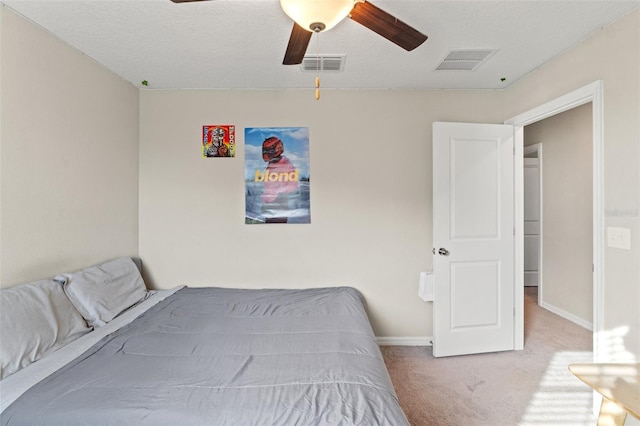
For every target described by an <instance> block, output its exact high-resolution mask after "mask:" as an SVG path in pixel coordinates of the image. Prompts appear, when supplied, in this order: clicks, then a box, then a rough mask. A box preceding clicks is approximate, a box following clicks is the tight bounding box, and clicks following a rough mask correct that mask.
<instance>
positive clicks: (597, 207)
mask: <svg viewBox="0 0 640 426" xmlns="http://www.w3.org/2000/svg"><path fill="white" fill-rule="evenodd" d="M589 102H590V103H591V105H592V129H591V130H592V140H593V145H592V147H593V148H592V155H593V178H592V193H593V199H592V212H593V227H592V228H593V233H592V236H593V240H592V248H593V267H592V271H593V272H592V278H593V279H592V283H593V293H592V294H593V322H592V324H593V358H594V361H595V362H598V360H599V353H600V351H601V350H602V349H603V348H600V345H599V339H598V336H599V335H600V334H601V332H602V325H603V313H604V308H603V293H604V289H603V283H604V268H603V266H604V193H603V188H604V178H603V171H604V163H603V158H604V157H603V151H604V148H603V102H602V81H600V80H599V81H595V82H593V83H591V84H589V85H587V86H584V87H582V88H580V89H577V90H574V91H573V92H570V93H568V94H566V95H564V96H561V97H559V98H557V99H554V100H552V101H550V102H547V103H545V104H543V105H540V106H538V107H536V108H533V109H531V110H529V111H527V112H525V113H523V114H520V115H517V116H515V117H513V118H511V119H509V120H507V121H505V124H510V125H513V126H514V134H515V147H514V149H515V163H516V164H515V177H514V179H515V188H516V194H515V196H516V203H515V211H516V212H515V229H514V233H515V238H516V244H515V247H514V250H515V253H516V259H515V263H516V268H515V270H516V275H515V325H516V327H515V333H516V335H515V349H523V347H524V308H523V304H524V283H523V277H524V264H523V263H524V241H523V240H524V229H523V228H524V215H523V204H524V203H523V193H522V192H523V191H522V188H523V156H524V154H523V147H524V127H525V126H527V125H530V124H533V123H537V122H538V121H541V120H544V119H545V118H548V117H552V116H554V115H557V114H559V113H561V112H564V111H568V110H570V109H572V108H575V107H578V106H580V105H584V104H586V103H589Z"/></svg>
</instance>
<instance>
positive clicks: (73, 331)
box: [0, 279, 91, 379]
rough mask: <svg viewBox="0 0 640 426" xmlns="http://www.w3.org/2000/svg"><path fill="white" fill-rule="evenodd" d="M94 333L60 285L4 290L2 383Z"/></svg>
mask: <svg viewBox="0 0 640 426" xmlns="http://www.w3.org/2000/svg"><path fill="white" fill-rule="evenodd" d="M89 331H91V329H90V328H89V327H87V324H86V323H85V321H84V319H83V318H82V316H81V315H80V313H79V312H78V311H77V310H76V309H75V308H74V307H73V305H72V304H71V302H70V301H69V299H67V296H65V294H64V291H63V289H62V286H61V285H60V283H57V282H55V281H53V280H50V279H49V280H42V281H36V282H32V283H28V284H22V285H19V286H16V287H11V288H6V289H2V290H0V342H1V344H0V379H4V378H5V377H7V376H9V375H11V374H13V373H15V372H16V371H18V370H20V369H22V368H24V367H26V366H27V365H29V364H31V363H32V362H34V361H37V360H39V359H40V358H43V357H44V356H46V355H48V354H50V353H52V352H55V351H56V350H57V349H59V348H61V347H62V346H64V345H66V344H67V343H69V342H71V341H73V340H75V339H77V338H78V337H80V336H82V335H83V334H85V333H88V332H89Z"/></svg>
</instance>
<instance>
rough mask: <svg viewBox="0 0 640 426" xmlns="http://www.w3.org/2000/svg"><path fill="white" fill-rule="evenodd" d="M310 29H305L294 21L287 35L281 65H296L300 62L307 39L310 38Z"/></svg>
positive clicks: (307, 44) (304, 51) (305, 49)
mask: <svg viewBox="0 0 640 426" xmlns="http://www.w3.org/2000/svg"><path fill="white" fill-rule="evenodd" d="M312 34H313V33H311V31H307V30H305V29H304V28H302V27H301V26H300V25H298V24H296V23H294V24H293V29H292V30H291V37H289V44H288V45H287V51H286V52H285V54H284V60H283V61H282V64H283V65H297V64H301V63H302V58H304V54H305V53H306V51H307V46H309V41H310V40H311V35H312Z"/></svg>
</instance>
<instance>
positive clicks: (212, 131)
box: [202, 124, 236, 158]
mask: <svg viewBox="0 0 640 426" xmlns="http://www.w3.org/2000/svg"><path fill="white" fill-rule="evenodd" d="M235 156H236V126H230V125H219V124H215V125H209V126H202V157H204V158H209V157H235Z"/></svg>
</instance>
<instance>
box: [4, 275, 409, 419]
mask: <svg viewBox="0 0 640 426" xmlns="http://www.w3.org/2000/svg"><path fill="white" fill-rule="evenodd" d="M94 328H95V329H94V330H93V331H91V332H89V333H87V334H86V335H83V336H81V337H79V338H78V339H76V340H74V341H72V342H71V343H69V344H67V345H65V346H64V347H62V348H60V349H57V350H56V351H55V352H54V353H53V354H51V355H47V356H46V357H44V358H43V359H40V360H38V361H36V362H33V363H32V364H31V365H29V366H28V367H25V368H23V369H21V370H20V371H18V372H16V373H14V374H12V375H10V376H9V377H7V378H5V379H3V380H2V381H0V395H1V396H2V407H1V408H2V410H3V411H2V413H1V414H0V424H1V425H24V424H29V425H38V424H43V425H53V424H69V425H82V424H86V425H111V424H112V425H125V424H131V425H234V426H235V425H394V426H398V425H408V422H407V420H406V417H405V416H404V414H403V412H402V410H401V408H400V406H399V404H398V401H397V397H396V394H395V392H394V389H393V386H392V384H391V381H390V378H389V375H388V372H387V370H386V368H385V365H384V360H383V358H382V355H381V353H380V350H379V348H378V345H377V343H376V339H375V336H374V335H373V332H372V330H371V326H370V324H369V321H368V319H367V315H366V311H365V307H364V303H363V299H362V296H361V294H360V293H359V292H358V291H357V290H355V289H354V288H351V287H335V288H315V289H303V290H285V289H262V290H243V289H229V288H213V287H210V288H189V287H182V288H176V289H173V290H170V291H169V290H168V291H159V292H157V293H156V294H154V295H153V296H151V297H148V298H145V300H142V301H141V302H140V303H139V304H137V305H136V306H134V307H133V308H130V309H128V310H127V311H126V312H124V313H123V314H122V315H120V316H117V317H116V318H114V319H113V320H111V321H109V322H108V323H107V324H104V325H103V326H100V327H94Z"/></svg>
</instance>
